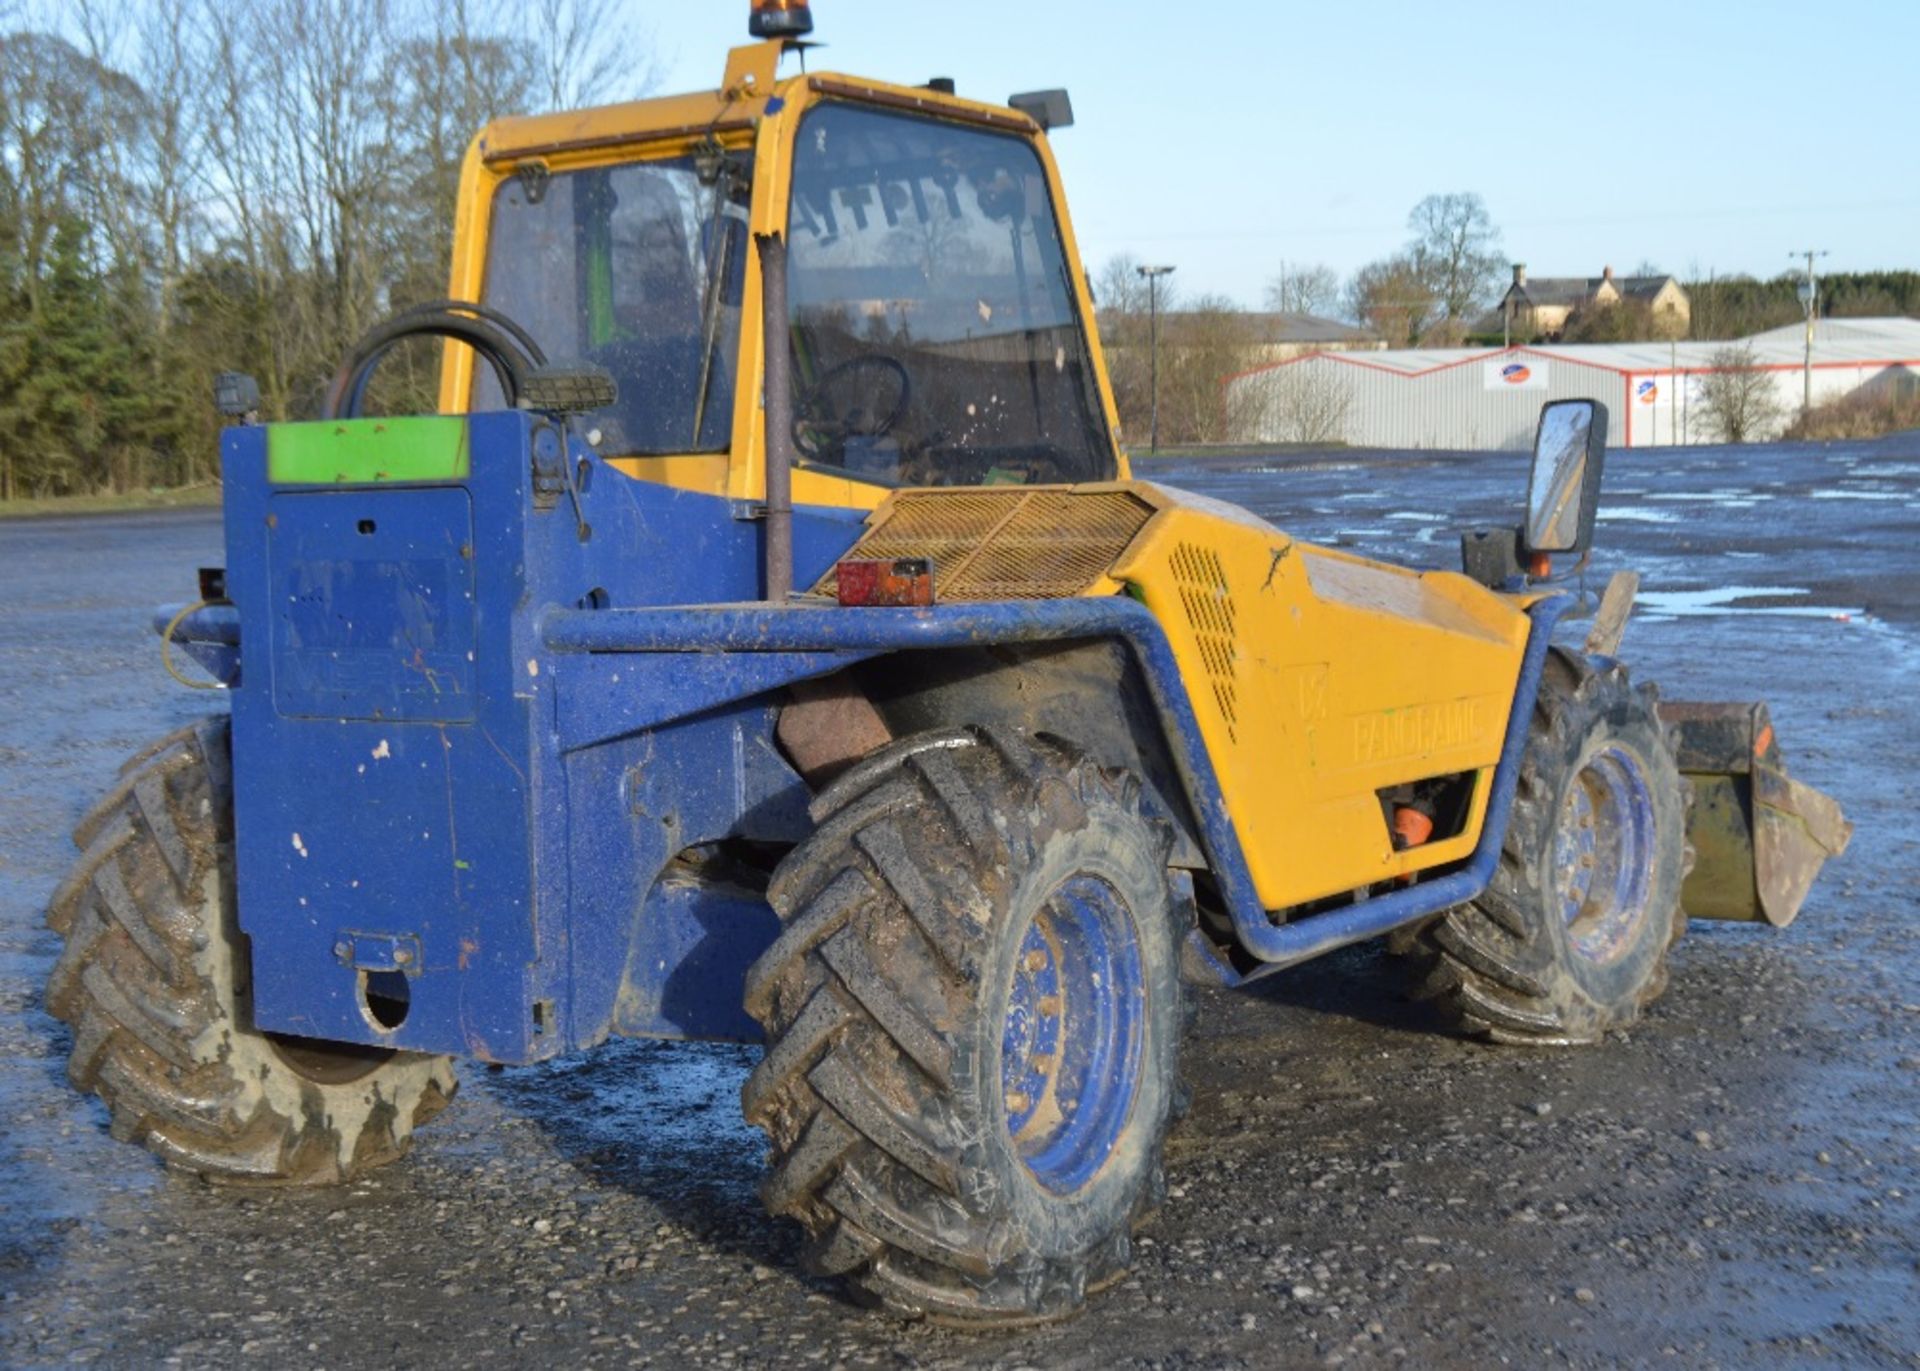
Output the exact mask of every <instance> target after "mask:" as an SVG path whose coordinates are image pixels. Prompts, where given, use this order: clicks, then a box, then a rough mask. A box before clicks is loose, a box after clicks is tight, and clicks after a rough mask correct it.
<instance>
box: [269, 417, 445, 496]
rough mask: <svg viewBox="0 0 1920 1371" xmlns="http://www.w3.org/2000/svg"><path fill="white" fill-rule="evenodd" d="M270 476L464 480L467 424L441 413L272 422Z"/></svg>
mask: <svg viewBox="0 0 1920 1371" xmlns="http://www.w3.org/2000/svg"><path fill="white" fill-rule="evenodd" d="M267 478H268V479H269V480H271V481H272V482H274V483H275V484H276V485H308V486H322V485H324V486H340V485H369V486H370V485H388V484H392V483H395V482H405V481H464V480H465V479H466V478H467V421H466V420H465V419H464V418H458V417H449V416H445V415H438V414H419V415H408V416H404V417H401V418H394V419H337V420H330V421H329V420H322V421H320V422H318V423H311V424H274V425H273V426H271V427H270V428H268V430H267Z"/></svg>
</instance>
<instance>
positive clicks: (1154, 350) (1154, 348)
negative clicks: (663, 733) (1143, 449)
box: [1137, 267, 1173, 455]
mask: <svg viewBox="0 0 1920 1371" xmlns="http://www.w3.org/2000/svg"><path fill="white" fill-rule="evenodd" d="M1137 270H1138V271H1139V273H1140V274H1141V275H1142V276H1144V277H1146V278H1147V359H1148V366H1149V367H1151V368H1152V376H1153V380H1152V392H1153V419H1152V426H1151V437H1150V438H1149V439H1148V443H1149V449H1148V450H1149V451H1150V452H1152V453H1154V454H1156V455H1157V454H1158V453H1159V451H1160V278H1161V277H1162V276H1167V275H1170V274H1171V273H1172V271H1173V268H1172V267H1139V268H1137Z"/></svg>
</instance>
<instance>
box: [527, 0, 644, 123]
mask: <svg viewBox="0 0 1920 1371" xmlns="http://www.w3.org/2000/svg"><path fill="white" fill-rule="evenodd" d="M530 8H531V10H532V19H533V26H534V30H535V31H534V35H533V37H534V39H535V41H536V42H537V43H538V44H539V64H540V69H539V89H538V94H539V97H540V99H541V100H542V101H544V102H545V108H547V109H550V110H562V109H579V108H580V107H581V106H583V105H592V104H597V103H599V102H601V101H603V100H621V99H628V100H630V99H632V98H633V97H635V96H637V95H639V94H640V93H641V92H642V91H644V90H646V89H647V88H648V87H650V86H651V85H652V84H653V83H654V81H655V80H656V79H657V75H658V73H657V72H656V71H655V69H654V66H653V64H652V62H651V61H650V60H649V59H647V58H646V57H643V56H640V55H639V54H641V53H644V52H645V51H646V50H647V47H648V44H647V43H646V42H645V41H644V40H645V35H644V34H640V33H636V32H634V30H633V25H632V23H631V21H629V20H628V19H627V18H626V15H625V10H624V7H623V6H620V5H618V4H616V3H615V0H534V3H533V5H532V6H531V7H530Z"/></svg>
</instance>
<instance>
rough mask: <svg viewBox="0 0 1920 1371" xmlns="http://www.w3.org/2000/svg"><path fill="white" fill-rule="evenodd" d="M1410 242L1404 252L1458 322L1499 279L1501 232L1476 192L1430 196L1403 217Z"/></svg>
mask: <svg viewBox="0 0 1920 1371" xmlns="http://www.w3.org/2000/svg"><path fill="white" fill-rule="evenodd" d="M1407 227H1408V228H1410V229H1412V230H1413V241H1412V242H1411V243H1409V244H1408V245H1407V255H1408V257H1409V258H1410V259H1411V260H1412V262H1413V264H1414V266H1415V267H1416V268H1417V269H1418V270H1419V272H1420V275H1421V277H1422V278H1423V279H1424V280H1425V281H1426V282H1427V284H1428V286H1429V288H1430V289H1431V290H1432V291H1433V294H1434V296H1435V298H1436V299H1437V300H1438V301H1439V302H1440V307H1441V309H1442V310H1443V311H1444V312H1445V314H1446V317H1447V318H1449V319H1457V320H1461V321H1462V322H1464V321H1466V320H1467V319H1468V318H1470V317H1471V316H1472V315H1473V314H1474V313H1476V312H1477V311H1478V310H1479V309H1480V308H1482V307H1483V306H1484V305H1485V303H1486V302H1487V300H1488V299H1489V297H1490V296H1491V295H1492V293H1493V288H1494V286H1495V284H1496V283H1497V282H1498V281H1499V279H1500V268H1501V265H1502V259H1501V254H1500V250H1499V249H1500V231H1499V230H1498V229H1496V228H1495V227H1494V226H1493V219H1492V217H1491V216H1489V215H1488V213H1487V207H1486V204H1485V202H1483V201H1482V200H1481V199H1480V197H1479V196H1478V195H1475V194H1473V193H1472V192H1471V191H1453V192H1450V193H1448V194H1445V195H1429V196H1428V197H1427V198H1426V199H1424V200H1422V201H1421V202H1420V203H1419V204H1417V205H1415V206H1414V207H1413V213H1411V214H1409V215H1408V216H1407Z"/></svg>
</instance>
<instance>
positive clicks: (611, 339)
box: [473, 148, 752, 456]
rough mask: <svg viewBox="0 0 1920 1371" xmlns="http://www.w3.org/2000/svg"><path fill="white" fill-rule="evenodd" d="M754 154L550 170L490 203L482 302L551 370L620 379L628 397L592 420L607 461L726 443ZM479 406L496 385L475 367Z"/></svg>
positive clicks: (716, 153) (506, 188)
mask: <svg viewBox="0 0 1920 1371" xmlns="http://www.w3.org/2000/svg"><path fill="white" fill-rule="evenodd" d="M751 183H752V174H751V167H750V159H749V158H748V157H747V156H746V155H745V154H740V153H723V152H721V150H720V149H718V148H712V149H710V150H708V151H705V152H702V153H698V154H695V155H693V156H689V157H681V158H672V159H666V160H661V161H652V162H640V163H633V164H630V165H626V166H615V167H597V168H594V169H591V170H587V171H574V172H564V173H560V174H556V175H546V174H545V173H544V171H541V172H536V173H533V174H526V173H523V174H521V175H518V176H515V177H514V178H513V179H512V180H510V181H508V182H507V183H506V184H504V185H503V186H501V187H500V189H499V190H498V191H497V192H495V194H494V197H493V222H492V229H491V232H490V233H489V235H488V247H487V272H486V285H485V290H484V294H483V297H482V298H483V299H484V301H485V302H486V303H487V304H489V305H492V306H494V307H495V308H496V309H500V310H503V311H505V312H506V314H507V315H508V316H509V317H510V318H512V319H514V320H516V321H517V322H519V323H520V324H522V325H524V326H525V327H526V328H527V330H528V331H529V332H531V333H532V334H533V336H534V337H535V338H537V339H538V340H539V342H540V346H541V347H542V348H543V349H544V350H545V351H546V354H547V360H548V361H549V362H550V363H554V364H563V363H569V362H591V363H594V364H597V365H599V366H603V367H605V368H606V369H607V370H608V371H610V372H612V373H613V378H614V381H615V383H616V385H617V386H618V387H619V400H618V401H617V402H616V403H615V404H614V406H613V408H611V409H609V410H603V411H601V412H600V413H598V414H596V415H594V416H592V417H591V418H590V419H589V420H588V421H587V427H588V428H589V429H597V430H598V431H599V433H600V440H599V447H600V451H602V452H603V453H606V454H607V455H609V456H626V455H634V454H640V455H644V454H648V453H681V452H716V451H721V450H724V449H725V448H726V446H727V439H728V435H729V432H730V430H731V428H732V423H733V394H734V368H735V359H736V358H737V356H738V349H737V346H736V344H737V342H738V340H739V336H740V298H741V288H742V282H744V280H745V279H746V258H747V244H748V239H747V209H746V206H747V195H748V189H749V187H750V185H751ZM473 401H474V403H473V407H474V408H475V409H489V408H498V407H499V406H500V405H501V404H502V399H501V396H500V391H499V388H498V386H497V384H496V383H495V381H494V379H493V377H492V375H491V374H490V372H489V371H488V370H487V369H486V368H476V374H475V378H474V387H473Z"/></svg>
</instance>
